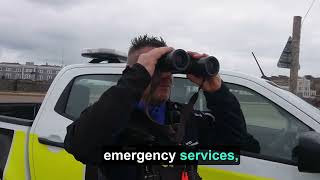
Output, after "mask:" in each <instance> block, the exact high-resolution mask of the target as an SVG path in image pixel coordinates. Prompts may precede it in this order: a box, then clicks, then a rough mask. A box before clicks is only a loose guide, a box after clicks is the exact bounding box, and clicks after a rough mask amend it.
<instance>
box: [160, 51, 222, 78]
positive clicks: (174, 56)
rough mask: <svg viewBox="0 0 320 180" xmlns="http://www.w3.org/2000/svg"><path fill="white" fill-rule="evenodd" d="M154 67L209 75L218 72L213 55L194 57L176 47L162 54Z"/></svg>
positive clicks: (216, 61)
mask: <svg viewBox="0 0 320 180" xmlns="http://www.w3.org/2000/svg"><path fill="white" fill-rule="evenodd" d="M156 69H158V70H159V71H160V72H171V73H174V74H193V75H195V76H201V77H211V76H215V75H216V74H217V73H218V72H219V69H220V64H219V61H218V60H217V59H216V58H215V57H213V56H208V57H203V58H201V59H194V58H192V57H191V56H190V55H189V54H188V53H187V52H186V51H184V50H183V49H176V50H173V51H171V52H170V53H167V54H165V55H163V56H162V57H161V58H160V59H159V61H158V63H157V65H156Z"/></svg>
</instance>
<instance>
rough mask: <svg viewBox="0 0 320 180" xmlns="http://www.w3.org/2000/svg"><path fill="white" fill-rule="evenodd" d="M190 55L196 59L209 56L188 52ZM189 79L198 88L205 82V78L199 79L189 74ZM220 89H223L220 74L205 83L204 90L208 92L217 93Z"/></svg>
mask: <svg viewBox="0 0 320 180" xmlns="http://www.w3.org/2000/svg"><path fill="white" fill-rule="evenodd" d="M188 54H189V55H190V56H191V57H193V58H194V59H200V58H203V57H207V56H208V55H207V54H199V53H196V52H191V51H188ZM187 78H188V79H189V80H190V81H192V82H194V83H196V84H197V85H198V86H200V85H201V83H202V82H203V77H197V76H194V75H192V74H187ZM220 87H221V78H220V76H219V74H217V75H216V76H213V77H210V78H209V79H206V80H205V81H204V82H203V85H202V90H203V91H207V92H215V91H217V90H219V89H220Z"/></svg>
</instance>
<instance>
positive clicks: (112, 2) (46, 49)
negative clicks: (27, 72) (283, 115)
mask: <svg viewBox="0 0 320 180" xmlns="http://www.w3.org/2000/svg"><path fill="white" fill-rule="evenodd" d="M311 2H312V0H282V1H278V0H265V1H263V0H241V1H237V0H233V1H231V0H224V1H218V0H197V1H196V0H193V1H190V0H181V1H180V0H179V1H173V0H158V1H151V0H135V1H133V0H131V1H129V0H126V1H125V0H1V1H0V27H1V28H0V61H9V62H20V63H24V62H25V61H34V62H36V63H45V62H48V63H50V64H61V60H62V59H63V60H64V63H65V64H74V63H84V62H86V61H87V60H86V59H84V58H82V57H81V56H80V52H81V50H82V49H84V48H99V47H104V48H113V49H117V50H121V51H124V52H126V51H127V50H128V47H129V42H130V40H131V39H132V38H133V37H135V36H137V35H141V34H146V33H148V34H150V35H155V36H162V37H163V38H164V39H165V40H166V41H167V44H168V45H169V46H173V47H175V48H184V49H186V50H193V51H199V52H205V53H207V54H211V55H214V56H216V57H217V58H218V59H219V60H220V62H221V66H222V68H223V69H227V70H234V71H241V72H244V73H247V74H253V75H259V76H260V72H259V70H258V68H257V66H256V64H255V61H254V59H253V57H252V55H251V51H253V52H255V54H256V56H257V57H258V59H259V61H260V63H261V66H262V68H263V69H264V71H265V74H266V75H268V76H269V75H277V74H283V75H289V70H288V69H280V68H277V66H276V64H277V61H278V59H279V57H280V54H281V52H282V50H283V48H284V46H285V43H286V41H287V39H288V37H289V36H290V35H291V33H292V21H293V16H304V15H305V13H306V11H307V10H308V8H309V6H310V4H311ZM300 65H301V70H300V71H299V75H305V74H311V75H315V76H320V70H319V67H320V0H316V1H315V3H314V6H313V8H312V10H311V11H310V13H309V15H308V17H307V18H306V20H305V22H304V24H303V27H302V35H301V52H300Z"/></svg>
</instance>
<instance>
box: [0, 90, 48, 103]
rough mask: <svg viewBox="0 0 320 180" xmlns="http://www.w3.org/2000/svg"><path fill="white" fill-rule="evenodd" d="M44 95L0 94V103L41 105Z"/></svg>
mask: <svg viewBox="0 0 320 180" xmlns="http://www.w3.org/2000/svg"><path fill="white" fill-rule="evenodd" d="M44 96H45V94H40V93H16V92H0V103H15V102H19V103H21V102H31V103H32V102H36V103H39V102H40V103H41V102H42V100H43V98H44Z"/></svg>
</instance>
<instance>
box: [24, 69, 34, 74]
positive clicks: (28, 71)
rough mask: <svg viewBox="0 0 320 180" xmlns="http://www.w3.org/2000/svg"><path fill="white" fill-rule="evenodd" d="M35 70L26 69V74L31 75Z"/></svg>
mask: <svg viewBox="0 0 320 180" xmlns="http://www.w3.org/2000/svg"><path fill="white" fill-rule="evenodd" d="M32 71H33V70H32V69H25V72H27V73H31V72H32Z"/></svg>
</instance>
